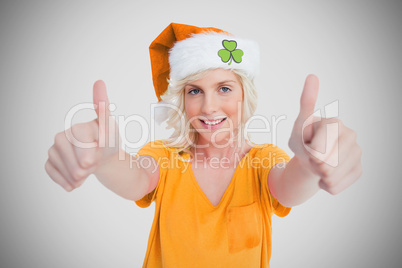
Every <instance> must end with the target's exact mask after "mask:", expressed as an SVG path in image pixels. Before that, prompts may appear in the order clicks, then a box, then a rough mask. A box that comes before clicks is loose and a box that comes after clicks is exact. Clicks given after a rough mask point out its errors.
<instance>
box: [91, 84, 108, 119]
mask: <svg viewBox="0 0 402 268" xmlns="http://www.w3.org/2000/svg"><path fill="white" fill-rule="evenodd" d="M93 102H94V106H95V111H96V114H97V115H98V118H99V117H101V116H105V115H106V113H107V112H108V109H107V108H108V107H109V98H108V97H107V92H106V85H105V82H103V81H102V80H98V81H96V82H95V83H94V87H93ZM102 112H103V114H102Z"/></svg>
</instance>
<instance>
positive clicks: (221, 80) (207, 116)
mask: <svg viewBox="0 0 402 268" xmlns="http://www.w3.org/2000/svg"><path fill="white" fill-rule="evenodd" d="M242 101H243V89H242V85H241V83H240V81H239V79H238V78H237V76H236V75H235V74H234V73H233V72H231V71H230V70H223V69H215V70H211V71H208V72H206V74H205V75H204V76H203V77H202V78H200V79H198V80H195V81H192V82H190V83H188V84H186V85H185V87H184V106H185V112H186V115H187V118H188V120H189V121H190V123H191V125H192V127H193V128H194V129H195V130H196V131H197V132H198V134H199V135H198V144H207V143H213V144H218V145H222V144H227V142H228V140H229V139H230V138H233V136H232V135H233V134H232V133H234V132H235V130H236V129H237V128H238V127H239V124H240V120H241V114H242V111H241V107H242Z"/></svg>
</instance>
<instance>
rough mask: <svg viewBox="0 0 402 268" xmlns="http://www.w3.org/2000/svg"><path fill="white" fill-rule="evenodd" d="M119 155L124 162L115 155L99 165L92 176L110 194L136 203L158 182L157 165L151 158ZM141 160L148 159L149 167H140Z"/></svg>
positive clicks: (126, 154)
mask: <svg viewBox="0 0 402 268" xmlns="http://www.w3.org/2000/svg"><path fill="white" fill-rule="evenodd" d="M120 154H124V160H119V154H116V155H114V156H112V157H111V158H110V159H109V160H108V161H107V162H105V163H103V164H102V165H100V166H99V168H98V169H97V170H96V171H95V172H94V174H95V176H96V177H97V179H98V180H99V181H100V182H101V183H102V184H103V185H104V186H105V187H107V188H108V189H109V190H111V191H112V192H114V193H116V194H117V195H119V196H121V197H123V198H126V199H128V200H133V201H137V200H139V199H141V198H142V197H143V196H145V195H146V194H148V193H150V192H152V191H153V190H154V189H155V187H156V185H157V184H158V181H159V165H158V163H157V162H156V160H155V159H154V158H153V157H151V156H139V157H134V158H133V157H132V156H131V155H129V154H128V153H126V152H125V151H123V150H121V151H120ZM141 158H148V159H149V160H150V162H151V165H147V166H146V167H143V166H141V163H142V162H143V161H141ZM146 163H147V164H148V163H149V162H148V161H146Z"/></svg>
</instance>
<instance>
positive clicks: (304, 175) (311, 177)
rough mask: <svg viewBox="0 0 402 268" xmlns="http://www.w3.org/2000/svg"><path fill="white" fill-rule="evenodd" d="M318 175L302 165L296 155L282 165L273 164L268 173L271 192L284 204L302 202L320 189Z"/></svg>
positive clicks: (289, 204)
mask: <svg viewBox="0 0 402 268" xmlns="http://www.w3.org/2000/svg"><path fill="white" fill-rule="evenodd" d="M319 180H320V177H319V176H317V175H315V174H314V173H312V172H311V171H309V170H308V169H306V168H305V167H303V165H302V164H301V162H300V160H299V159H298V158H297V157H293V158H292V159H291V160H290V161H289V162H288V163H287V164H286V165H285V166H284V167H283V165H280V164H279V165H276V166H274V167H273V168H272V169H271V170H270V172H269V175H268V185H269V190H270V192H271V194H272V195H273V196H274V197H275V198H276V199H278V201H279V202H280V203H281V204H282V205H284V206H286V207H293V206H296V205H299V204H302V203H304V202H305V201H307V200H308V199H309V198H310V197H312V196H313V195H314V194H316V193H317V192H318V190H319V189H320V188H319V186H318V182H319Z"/></svg>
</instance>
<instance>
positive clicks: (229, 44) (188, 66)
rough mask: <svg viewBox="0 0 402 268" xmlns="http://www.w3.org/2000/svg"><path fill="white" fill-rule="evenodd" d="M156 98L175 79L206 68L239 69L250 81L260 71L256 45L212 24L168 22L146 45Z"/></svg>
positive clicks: (159, 98)
mask: <svg viewBox="0 0 402 268" xmlns="http://www.w3.org/2000/svg"><path fill="white" fill-rule="evenodd" d="M149 53H150V56H151V68H152V80H153V83H154V87H155V93H156V96H157V97H158V100H159V101H160V100H161V97H160V96H161V95H163V93H165V91H166V90H167V88H168V79H169V80H171V81H177V80H180V79H183V78H185V77H187V76H188V75H191V74H195V73H198V72H201V71H205V70H208V69H216V68H223V69H238V70H242V71H243V72H244V73H245V74H246V75H247V76H248V77H249V78H250V79H251V80H253V79H254V77H255V76H256V75H257V74H258V71H259V47H258V44H257V43H256V42H254V41H252V40H248V39H243V38H237V37H234V36H232V35H230V34H229V33H227V32H225V31H223V30H220V29H217V28H212V27H202V28H201V27H196V26H191V25H185V24H177V23H171V24H169V26H168V27H167V28H166V29H165V30H163V31H162V33H161V34H160V35H159V36H158V37H157V38H156V39H155V40H154V41H153V42H152V43H151V45H150V46H149Z"/></svg>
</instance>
